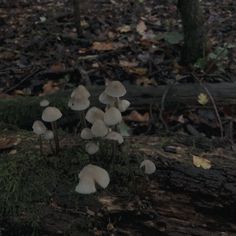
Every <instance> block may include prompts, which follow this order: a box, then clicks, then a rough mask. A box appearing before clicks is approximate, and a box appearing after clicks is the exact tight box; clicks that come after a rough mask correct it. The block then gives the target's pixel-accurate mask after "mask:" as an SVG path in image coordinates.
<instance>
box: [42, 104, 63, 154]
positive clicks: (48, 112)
mask: <svg viewBox="0 0 236 236" xmlns="http://www.w3.org/2000/svg"><path fill="white" fill-rule="evenodd" d="M61 117H62V113H61V111H60V110H59V109H58V108H56V107H47V108H45V109H44V110H43V114H42V120H44V121H46V122H50V123H51V126H52V131H53V135H54V141H55V147H56V153H58V152H59V148H60V146H59V138H58V134H57V125H56V121H57V120H58V119H60V118H61Z"/></svg>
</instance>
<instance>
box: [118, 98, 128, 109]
mask: <svg viewBox="0 0 236 236" xmlns="http://www.w3.org/2000/svg"><path fill="white" fill-rule="evenodd" d="M129 106H130V102H129V101H128V100H125V99H124V100H119V101H118V108H119V110H120V112H124V111H126V110H127V109H128V107H129Z"/></svg>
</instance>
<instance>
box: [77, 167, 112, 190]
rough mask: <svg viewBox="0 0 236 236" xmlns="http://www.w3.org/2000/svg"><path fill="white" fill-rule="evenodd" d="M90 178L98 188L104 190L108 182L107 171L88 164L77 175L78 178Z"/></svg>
mask: <svg viewBox="0 0 236 236" xmlns="http://www.w3.org/2000/svg"><path fill="white" fill-rule="evenodd" d="M85 177H90V178H92V179H93V180H94V181H95V182H96V183H97V184H98V185H99V186H101V187H102V188H106V187H107V186H108V184H109V182H110V177H109V174H108V173H107V171H106V170H105V169H103V168H101V167H99V166H96V165H92V164H89V165H87V166H85V167H84V168H83V169H82V170H81V171H80V173H79V178H80V179H83V178H85Z"/></svg>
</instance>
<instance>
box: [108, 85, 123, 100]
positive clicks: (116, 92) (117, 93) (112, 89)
mask: <svg viewBox="0 0 236 236" xmlns="http://www.w3.org/2000/svg"><path fill="white" fill-rule="evenodd" d="M105 93H106V94H107V95H109V96H111V97H116V98H119V97H122V96H124V95H125V94H126V89H125V86H124V85H123V84H122V83H121V82H120V81H111V82H110V83H109V84H108V85H107V87H106V89H105Z"/></svg>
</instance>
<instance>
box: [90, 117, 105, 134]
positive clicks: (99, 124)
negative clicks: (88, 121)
mask: <svg viewBox="0 0 236 236" xmlns="http://www.w3.org/2000/svg"><path fill="white" fill-rule="evenodd" d="M91 131H92V134H93V135H94V136H95V137H104V136H105V135H106V134H107V133H108V128H107V126H106V125H105V123H104V121H103V120H96V121H95V122H94V123H93V125H92V128H91Z"/></svg>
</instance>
